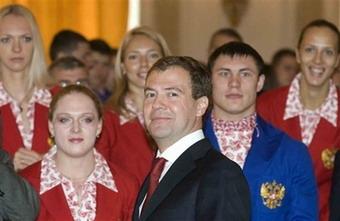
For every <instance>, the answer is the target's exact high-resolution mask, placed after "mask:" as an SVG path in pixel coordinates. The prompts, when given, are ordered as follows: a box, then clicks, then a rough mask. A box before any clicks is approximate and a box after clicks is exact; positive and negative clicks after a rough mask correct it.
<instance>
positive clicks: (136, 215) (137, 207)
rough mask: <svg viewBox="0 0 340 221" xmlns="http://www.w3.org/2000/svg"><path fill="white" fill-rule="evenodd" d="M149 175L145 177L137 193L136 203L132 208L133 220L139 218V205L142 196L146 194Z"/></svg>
mask: <svg viewBox="0 0 340 221" xmlns="http://www.w3.org/2000/svg"><path fill="white" fill-rule="evenodd" d="M149 179H150V177H149V175H148V176H147V177H146V179H145V181H144V183H143V185H142V187H141V189H140V191H139V193H138V196H137V200H136V204H135V208H134V212H133V220H139V207H140V205H141V204H142V202H143V200H144V197H145V195H146V192H147V188H148V186H147V184H148V183H149Z"/></svg>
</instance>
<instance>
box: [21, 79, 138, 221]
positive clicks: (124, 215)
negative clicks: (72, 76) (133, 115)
mask: <svg viewBox="0 0 340 221" xmlns="http://www.w3.org/2000/svg"><path fill="white" fill-rule="evenodd" d="M101 129H102V110H101V105H100V101H99V100H98V98H97V97H96V95H95V94H94V93H93V92H92V91H90V89H88V88H86V87H84V86H80V85H71V86H67V87H65V88H63V89H61V91H60V92H59V93H58V94H57V95H56V96H54V98H53V100H52V102H51V108H50V112H49V131H50V133H51V135H52V136H53V137H54V141H55V145H54V146H53V147H52V148H51V149H50V150H49V151H48V153H47V154H46V155H44V157H43V159H42V161H41V162H39V163H36V164H34V165H32V166H30V167H28V168H27V169H25V170H23V171H22V173H21V174H22V175H23V176H24V177H25V178H27V179H28V181H29V182H30V183H31V184H32V185H33V186H34V188H35V189H36V191H37V192H38V193H40V200H41V202H42V203H41V208H40V215H39V217H38V220H41V221H43V220H89V221H93V220H130V219H131V214H132V209H133V206H134V199H135V196H136V194H137V182H136V181H135V179H134V178H133V177H132V176H131V175H128V174H126V172H125V171H124V170H121V169H120V168H119V167H117V166H115V165H114V164H109V163H108V162H107V161H106V160H105V159H104V157H103V156H102V155H101V154H100V153H98V152H97V151H96V149H95V148H94V144H95V142H96V138H97V137H98V136H99V134H100V133H101ZM112 202H114V203H112Z"/></svg>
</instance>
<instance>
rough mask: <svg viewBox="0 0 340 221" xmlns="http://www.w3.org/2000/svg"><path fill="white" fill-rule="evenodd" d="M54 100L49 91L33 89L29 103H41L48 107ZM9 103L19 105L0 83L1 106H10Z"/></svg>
mask: <svg viewBox="0 0 340 221" xmlns="http://www.w3.org/2000/svg"><path fill="white" fill-rule="evenodd" d="M51 100H52V95H51V93H50V91H49V90H47V89H38V88H34V89H33V95H32V97H31V99H30V101H29V103H35V102H36V103H39V104H41V105H44V106H46V107H48V106H49V105H50V102H51ZM8 103H17V101H15V100H14V99H13V98H12V97H11V96H10V95H9V94H8V92H7V91H6V89H5V87H4V86H3V83H2V82H0V106H2V105H5V104H8Z"/></svg>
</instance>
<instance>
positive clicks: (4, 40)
mask: <svg viewBox="0 0 340 221" xmlns="http://www.w3.org/2000/svg"><path fill="white" fill-rule="evenodd" d="M0 41H1V43H8V42H9V38H8V37H5V38H1V39H0Z"/></svg>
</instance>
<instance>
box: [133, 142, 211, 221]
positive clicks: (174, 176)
mask: <svg viewBox="0 0 340 221" xmlns="http://www.w3.org/2000/svg"><path fill="white" fill-rule="evenodd" d="M210 147H211V146H210V145H209V144H208V141H207V140H205V139H204V140H201V141H199V142H197V143H195V144H194V145H192V146H191V147H190V148H189V149H188V150H186V151H185V152H184V153H183V154H182V155H181V156H180V157H179V158H178V159H177V160H176V161H175V162H174V164H173V165H172V166H171V168H170V169H169V170H168V172H167V173H166V174H165V176H164V177H163V179H162V180H161V182H160V183H159V185H158V186H157V188H156V190H155V192H154V194H153V195H152V197H151V198H150V201H149V203H148V204H147V205H145V207H144V209H143V212H142V214H141V217H140V220H146V218H147V217H148V216H150V214H151V213H152V212H153V211H154V210H155V209H156V208H157V207H158V206H159V204H160V203H161V202H162V201H163V200H164V199H165V198H166V197H167V196H168V195H169V193H170V192H171V191H172V190H173V189H175V187H176V185H177V184H178V183H180V182H181V181H182V180H183V179H184V178H185V177H186V176H187V175H188V174H189V173H190V172H191V171H192V170H194V169H195V168H196V164H195V160H196V159H199V158H201V157H202V156H204V155H205V154H206V152H207V151H208V150H209V149H210ZM148 179H149V177H148ZM148 179H147V180H148ZM142 191H144V192H142V193H143V194H141V195H142V199H140V198H139V199H138V200H139V201H140V200H143V199H144V196H145V193H146V185H143V188H142ZM138 205H140V204H138ZM137 209H138V208H137Z"/></svg>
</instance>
